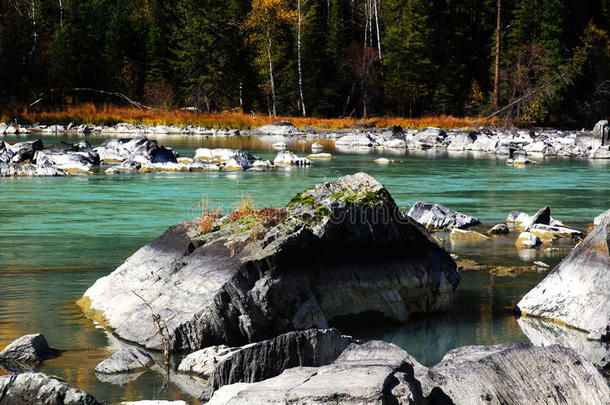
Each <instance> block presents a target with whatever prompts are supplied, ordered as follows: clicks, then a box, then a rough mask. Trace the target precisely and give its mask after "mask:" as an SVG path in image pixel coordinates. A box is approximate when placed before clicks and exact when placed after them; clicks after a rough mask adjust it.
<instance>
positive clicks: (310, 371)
mask: <svg viewBox="0 0 610 405" xmlns="http://www.w3.org/2000/svg"><path fill="white" fill-rule="evenodd" d="M415 369H417V370H420V369H421V370H422V371H420V373H423V372H425V367H423V366H421V365H420V364H419V363H418V362H417V361H416V360H415V359H413V358H412V357H411V356H410V355H409V354H408V353H407V352H405V351H404V350H402V349H401V348H399V347H398V346H396V345H394V344H391V343H386V342H382V341H370V342H366V343H364V344H351V345H350V346H349V347H348V348H347V349H345V350H344V351H343V353H341V355H340V356H339V357H338V358H337V359H336V360H335V361H334V362H333V363H332V364H329V365H326V366H321V367H295V368H290V369H287V370H285V371H284V372H283V373H282V374H280V375H279V376H277V377H273V378H270V379H267V380H264V381H262V382H257V383H252V384H247V383H239V384H232V385H226V386H224V387H222V388H220V389H219V390H218V391H216V392H215V393H214V395H213V397H212V398H211V399H210V402H209V404H211V405H212V404H243V403H260V404H269V403H320V404H323V403H337V402H340V403H342V404H383V403H394V402H390V401H396V400H397V398H396V396H395V395H398V396H399V397H400V398H402V399H404V403H408V401H409V400H411V401H414V403H422V401H423V398H422V395H421V388H420V386H419V384H418V383H417V381H416V379H415V375H416V371H415Z"/></svg>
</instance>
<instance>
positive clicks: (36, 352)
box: [0, 333, 60, 363]
mask: <svg viewBox="0 0 610 405" xmlns="http://www.w3.org/2000/svg"><path fill="white" fill-rule="evenodd" d="M59 353H60V352H59V350H55V349H51V348H50V347H49V344H48V343H47V340H46V339H45V337H44V336H43V335H42V334H40V333H36V334H32V335H25V336H21V337H20V338H19V339H16V340H14V341H13V342H11V343H9V344H8V345H7V346H6V347H5V348H4V350H3V351H1V352H0V361H5V362H18V363H38V362H41V361H43V360H45V359H48V358H50V357H55V356H58V355H59Z"/></svg>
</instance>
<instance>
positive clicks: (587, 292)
mask: <svg viewBox="0 0 610 405" xmlns="http://www.w3.org/2000/svg"><path fill="white" fill-rule="evenodd" d="M609 245H610V218H606V219H604V220H603V221H602V222H601V223H600V225H598V226H597V227H595V229H594V230H593V231H591V232H590V233H589V234H588V235H587V237H586V238H585V239H584V240H583V241H582V242H581V243H580V244H578V245H577V246H576V247H575V248H574V250H573V251H572V253H570V255H569V256H568V257H566V258H565V259H564V260H563V261H562V262H561V263H560V264H559V265H558V266H557V267H555V269H553V270H552V271H551V272H550V273H549V274H548V275H547V276H546V277H545V278H544V279H543V280H542V281H541V282H540V283H539V284H538V285H537V286H536V287H534V288H533V289H532V290H531V291H530V292H528V293H527V294H526V295H525V296H524V297H523V298H522V299H521V301H519V303H518V304H517V309H518V310H519V311H521V312H522V313H523V314H526V315H527V316H535V317H540V318H547V319H554V320H558V321H561V322H563V323H565V324H567V325H570V326H572V327H575V328H578V329H581V330H583V331H587V332H588V333H589V335H588V337H589V338H590V339H596V340H608V339H609V338H610V293H609V291H610V253H609Z"/></svg>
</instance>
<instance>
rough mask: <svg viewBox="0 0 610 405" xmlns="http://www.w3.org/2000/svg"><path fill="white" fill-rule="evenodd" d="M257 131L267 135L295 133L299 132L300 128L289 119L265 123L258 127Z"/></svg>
mask: <svg viewBox="0 0 610 405" xmlns="http://www.w3.org/2000/svg"><path fill="white" fill-rule="evenodd" d="M254 132H255V133H258V134H265V135H284V136H286V135H294V134H298V133H299V129H298V128H297V127H295V126H294V125H292V124H291V123H290V122H288V121H279V122H276V123H274V124H270V125H263V126H262V127H259V128H256V129H255V130H254Z"/></svg>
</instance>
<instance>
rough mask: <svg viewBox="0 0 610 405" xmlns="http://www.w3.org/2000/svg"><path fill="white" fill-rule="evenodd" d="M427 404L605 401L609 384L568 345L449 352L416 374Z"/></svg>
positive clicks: (518, 345)
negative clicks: (419, 373) (420, 374)
mask: <svg viewBox="0 0 610 405" xmlns="http://www.w3.org/2000/svg"><path fill="white" fill-rule="evenodd" d="M420 381H421V386H422V390H423V395H424V396H425V397H427V399H428V400H429V403H432V404H498V405H499V404H600V405H601V404H606V403H607V401H608V398H610V386H608V383H607V382H606V380H605V378H604V377H603V376H602V374H601V373H600V372H599V371H598V370H597V368H596V367H595V366H594V365H593V364H591V363H590V362H588V361H587V360H585V358H584V357H582V356H580V355H579V354H577V353H576V352H574V351H573V350H571V349H567V348H564V347H561V346H556V345H554V346H549V347H537V346H532V345H527V344H523V343H505V344H500V345H495V346H464V347H459V348H457V349H454V350H451V351H449V352H448V353H447V354H445V357H443V360H442V361H441V362H440V363H438V364H437V365H435V366H434V367H432V368H431V369H430V370H429V371H428V373H427V374H426V375H425V376H423V377H422V378H420Z"/></svg>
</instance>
